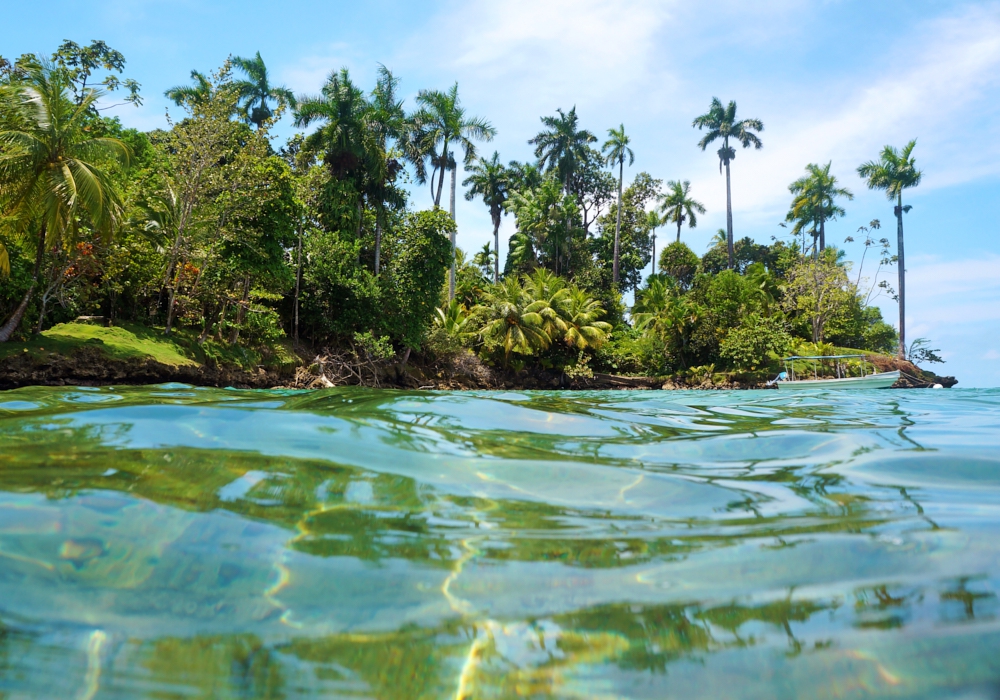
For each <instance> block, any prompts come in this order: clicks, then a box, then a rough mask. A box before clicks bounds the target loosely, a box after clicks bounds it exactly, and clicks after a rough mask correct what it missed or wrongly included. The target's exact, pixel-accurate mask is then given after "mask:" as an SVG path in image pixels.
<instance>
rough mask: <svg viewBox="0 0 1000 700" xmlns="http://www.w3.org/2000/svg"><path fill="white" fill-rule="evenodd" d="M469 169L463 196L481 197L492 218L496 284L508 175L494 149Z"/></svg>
mask: <svg viewBox="0 0 1000 700" xmlns="http://www.w3.org/2000/svg"><path fill="white" fill-rule="evenodd" d="M469 170H470V172H471V173H472V174H471V175H469V177H467V178H465V180H463V181H462V185H463V186H464V187H468V188H469V189H468V190H466V192H465V198H466V199H467V200H469V201H470V202H471V201H472V199H473V197H482V198H483V203H484V204H485V205H486V206H487V207H489V209H490V217H491V218H492V219H493V246H494V248H493V283H494V284H496V283H498V282H499V281H500V217H501V215H503V214H505V213H506V210H505V209H504V206H503V205H504V202H506V201H507V196H508V193H509V188H510V177H509V175H508V173H507V168H506V167H504V165H503V163H501V162H500V154H499V153H497V152H496V151H494V152H493V157H492V158H491V159H490V160H486V159H485V158H479V159H478V160H477V161H476V162H475V163H474V164H473V165H472V167H471V168H470V169H469Z"/></svg>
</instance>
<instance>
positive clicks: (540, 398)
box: [0, 385, 1000, 700]
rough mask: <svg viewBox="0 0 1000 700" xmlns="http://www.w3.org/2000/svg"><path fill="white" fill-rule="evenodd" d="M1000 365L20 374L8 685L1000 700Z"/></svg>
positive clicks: (1, 673) (9, 453)
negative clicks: (629, 371)
mask: <svg viewBox="0 0 1000 700" xmlns="http://www.w3.org/2000/svg"><path fill="white" fill-rule="evenodd" d="M998 593H1000V391H997V390H949V391H930V390H925V391H895V390H883V391H859V392H831V393H824V392H822V391H817V392H815V393H810V392H801V393H798V392H797V393H795V394H793V395H788V394H786V393H779V392H774V391H760V392H679V391H678V392H666V391H665V392H660V391H655V392H603V393H602V392H593V393H554V392H553V393H549V392H539V393H534V392H505V393H488V392H478V393H477V392H470V393H436V392H419V393H418V392H412V393H407V392H399V391H376V390H366V389H334V390H325V391H319V392H280V391H271V392H267V391H237V390H216V389H198V388H193V387H188V386H182V385H166V386H158V387H121V388H102V389H88V388H29V389H20V390H16V391H10V392H6V393H0V698H10V699H14V698H61V699H62V698H65V699H70V698H79V699H83V700H93V699H95V698H100V699H103V698H157V699H162V698H313V697H316V698H319V697H322V698H339V697H344V698H355V697H356V698H407V699H410V698H466V699H470V700H471V699H473V698H513V697H526V698H550V697H551V698H667V697H677V698H723V697H725V698H804V697H809V698H869V697H905V698H941V697H961V698H997V697H1000V600H998V597H997V595H998Z"/></svg>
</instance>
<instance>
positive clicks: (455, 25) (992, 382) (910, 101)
mask: <svg viewBox="0 0 1000 700" xmlns="http://www.w3.org/2000/svg"><path fill="white" fill-rule="evenodd" d="M36 7H38V6H34V5H33V4H31V3H17V4H16V5H14V6H13V7H8V8H7V9H6V10H5V11H4V13H5V15H6V19H7V22H6V26H7V27H8V28H11V27H16V28H17V31H16V32H15V31H8V32H5V34H6V36H5V38H4V40H3V44H2V45H0V54H3V55H4V56H7V57H15V56H17V55H20V54H21V53H22V52H26V51H35V52H44V53H50V52H51V51H52V50H54V48H55V47H56V45H57V44H58V43H59V42H60V41H61V40H63V39H73V40H75V41H77V42H79V43H84V42H89V41H90V40H92V39H98V38H99V39H104V40H105V41H107V42H108V43H109V44H110V45H111V46H113V47H114V48H117V49H118V50H120V51H122V52H123V53H124V54H125V56H126V58H127V60H128V66H127V71H126V75H128V76H129V77H133V78H135V79H137V80H138V81H139V82H141V83H142V85H143V94H144V96H145V98H146V102H145V105H144V106H143V107H141V108H139V109H135V108H131V107H126V108H120V109H118V110H116V113H117V114H119V116H120V117H121V119H122V121H123V122H124V123H125V124H127V125H130V126H135V127H138V128H143V129H149V128H154V127H158V126H163V125H164V124H165V119H164V111H165V109H166V108H167V107H168V103H167V102H166V100H165V99H163V97H162V93H163V91H164V90H165V89H166V88H168V87H170V86H172V85H176V84H178V83H186V82H188V74H189V72H190V70H191V69H192V68H197V69H199V70H203V71H207V70H210V69H212V68H214V67H217V66H218V65H219V64H221V63H222V61H223V60H225V58H226V56H227V55H229V54H235V55H252V54H253V52H255V51H258V50H259V51H260V52H261V54H262V55H263V57H264V59H265V61H266V62H267V64H268V66H269V67H270V69H271V71H272V73H273V76H274V79H275V80H276V81H277V82H281V83H284V84H285V85H287V86H288V87H290V88H292V89H293V90H295V91H296V92H315V91H316V90H317V89H318V88H319V86H320V85H321V83H322V81H323V79H324V78H325V76H326V75H327V74H328V73H329V72H330V71H331V70H334V69H337V68H340V67H341V66H347V67H348V68H350V70H351V72H352V74H353V75H354V76H355V79H356V80H357V81H358V82H359V83H360V84H362V85H364V86H366V87H370V86H371V84H372V83H373V81H374V76H375V69H376V64H377V63H378V62H382V63H384V64H385V65H387V66H388V67H389V68H391V69H392V70H393V72H395V73H396V74H398V75H399V76H400V77H401V78H402V79H403V83H402V89H403V91H404V93H406V94H407V95H409V96H411V99H410V100H409V104H411V105H412V95H413V94H415V93H416V91H417V90H418V89H420V88H445V87H448V86H449V85H450V84H451V83H453V82H455V81H456V80H457V81H458V83H459V89H460V94H461V96H462V99H463V102H464V104H465V105H466V107H467V108H468V110H469V111H470V112H471V113H473V114H477V115H482V116H484V117H486V118H488V119H489V120H490V121H491V122H492V123H493V124H494V126H496V127H497V129H498V132H499V133H498V136H497V138H496V139H495V141H494V143H492V144H488V145H484V146H483V150H484V151H489V152H492V150H493V149H494V148H495V149H497V150H498V151H499V152H500V155H501V157H502V158H503V160H505V161H506V160H510V159H515V158H516V159H519V160H525V159H527V158H529V157H530V155H531V151H530V147H529V146H528V144H527V143H526V141H527V139H528V138H530V137H531V136H532V135H533V134H534V133H536V131H537V130H538V126H539V122H538V118H539V116H541V115H543V114H552V113H553V112H554V111H555V109H556V108H557V107H562V108H564V109H568V108H569V107H572V106H573V105H576V106H577V109H578V112H579V114H580V116H581V119H582V122H583V125H584V126H585V127H586V128H589V129H591V130H592V131H594V132H595V133H597V134H598V135H599V136H602V137H603V136H604V135H605V134H606V131H607V129H608V128H609V127H611V126H617V125H618V124H619V123H624V124H625V128H626V131H627V132H628V133H629V134H630V135H631V137H632V139H633V144H634V148H635V152H636V163H635V166H634V168H632V169H631V170H630V171H627V172H626V176H628V175H629V173H635V172H638V171H639V170H646V171H648V172H649V173H651V174H652V175H653V176H654V177H659V178H662V179H664V180H668V179H689V180H691V182H692V188H693V191H694V194H695V195H696V197H697V198H698V199H700V200H701V201H702V202H704V204H705V205H706V207H707V208H708V212H707V214H706V215H705V216H704V217H702V218H701V219H700V220H699V226H698V228H697V229H694V230H693V231H687V230H685V232H684V234H683V237H684V240H686V241H687V242H688V243H689V245H691V246H692V248H694V249H695V251H697V252H699V253H700V252H702V251H703V250H705V248H706V246H707V243H708V239H709V238H710V237H711V235H712V232H713V231H715V230H716V229H718V228H719V227H721V226H724V224H725V181H724V179H723V178H721V177H720V175H719V171H718V161H717V159H716V157H715V155H714V154H713V153H711V152H709V153H702V152H701V151H700V150H699V149H697V148H696V146H695V143H696V142H697V140H698V134H697V132H696V131H695V130H693V129H692V128H691V119H692V118H693V117H695V116H696V115H698V114H701V113H702V112H704V111H705V109H706V108H707V106H708V103H709V101H710V100H711V98H712V97H713V96H716V95H717V96H718V97H720V98H721V99H723V100H731V99H733V100H736V101H737V103H738V105H739V113H740V115H742V116H753V117H757V118H760V119H761V120H763V122H764V125H765V131H764V133H763V134H762V138H763V140H764V148H763V150H761V151H741V152H740V153H739V154H738V155H737V158H736V160H735V162H734V164H733V206H734V219H735V226H734V227H735V232H736V234H737V236H744V235H749V236H752V237H754V238H755V239H757V240H758V241H761V242H767V241H769V240H770V237H771V236H772V235H780V234H782V233H783V230H782V229H780V228H778V226H777V223H778V222H779V221H781V220H782V219H783V217H784V214H785V212H786V211H787V208H788V202H789V194H788V190H787V186H788V183H790V182H791V181H793V180H794V179H796V178H797V177H799V176H800V174H801V173H802V171H803V168H804V167H805V165H806V164H807V163H810V162H818V163H825V162H826V161H828V160H832V161H833V172H834V173H835V174H836V175H837V176H838V178H839V179H840V181H841V183H842V184H843V185H845V186H847V187H849V188H850V189H852V190H853V191H854V193H855V195H856V196H855V199H854V201H853V202H847V203H846V204H845V208H846V209H847V216H846V217H845V218H844V219H843V220H841V221H839V222H835V223H833V224H831V225H830V226H829V229H828V234H827V235H828V241H831V242H834V243H839V242H841V241H843V239H844V237H846V236H847V235H852V234H854V233H855V232H856V230H857V228H858V226H860V225H862V224H865V223H867V222H868V221H870V220H871V219H873V218H878V219H880V220H881V221H882V223H883V229H882V234H885V235H889V236H890V237H892V236H893V235H894V233H895V226H894V221H893V216H892V207H891V205H890V204H889V203H888V202H886V201H885V199H884V197H883V196H882V195H881V194H879V193H875V192H869V191H867V190H865V189H864V184H863V183H862V181H861V180H860V179H859V178H858V177H857V175H856V174H855V168H856V167H857V165H858V164H859V163H861V162H862V161H865V160H869V159H871V158H874V157H876V155H877V153H878V151H879V149H880V148H881V147H882V146H883V145H885V144H893V145H897V146H901V145H903V144H904V143H905V142H906V141H908V140H909V139H911V138H917V139H918V145H917V149H916V157H917V163H918V165H919V166H920V167H921V168H922V169H923V170H924V173H925V175H924V180H923V183H922V184H921V186H920V187H919V188H917V189H916V190H913V191H912V192H911V193H908V197H907V201H908V202H909V203H910V204H912V205H913V207H914V208H913V211H912V212H911V213H910V214H908V215H907V219H906V222H905V225H906V240H907V248H906V251H907V260H908V264H907V287H908V304H907V326H908V335H909V337H910V338H915V337H918V336H926V337H928V338H930V339H931V340H932V341H933V343H934V347H940V348H941V350H942V355H943V356H944V357H945V358H946V359H947V360H948V362H947V364H945V365H943V366H938V367H940V368H942V369H941V370H940V371H942V372H943V373H946V374H954V375H956V376H957V377H958V378H959V379H960V380H961V385H960V386H1000V243H998V236H997V234H998V233H1000V232H998V230H997V223H996V215H995V214H994V215H993V216H992V217H991V216H990V213H992V212H991V209H994V207H995V203H997V202H1000V91H998V87H1000V3H996V2H969V3H962V2H948V3H942V2H929V1H925V0H904V1H888V0H880V1H878V2H871V1H870V0H865V1H854V0H825V1H816V2H810V3H803V2H800V1H792V0H761V1H760V2H757V3H752V4H751V3H745V2H741V1H740V0H718V1H717V2H714V3H712V4H711V5H710V6H707V5H706V4H705V3H691V2H680V1H676V2H674V1H663V2H642V1H638V0H617V1H616V2H607V1H605V2H598V1H595V0H510V1H508V2H495V3H485V2H433V1H431V2H425V3H402V2H388V1H385V0H376V1H374V2H371V1H370V2H365V3H358V2H350V3H348V2H323V3H319V2H299V3H294V4H285V5H282V4H278V3H261V2H256V1H254V0H243V1H242V2H218V1H217V2H212V3H207V2H200V1H199V2H195V1H193V0H170V1H169V2H166V1H161V0H128V1H124V0H112V1H104V2H101V1H100V0H95V2H91V3H87V4H86V5H81V4H80V3H76V2H66V1H59V0H56V1H53V2H49V3H46V4H45V5H44V7H45V10H44V15H43V14H41V13H38V12H36V11H35V8H36ZM291 132H292V129H291V126H290V125H289V124H285V125H283V127H282V134H283V135H287V134H290V133H291ZM413 202H414V205H415V206H418V207H422V206H426V205H428V204H429V202H430V193H429V191H428V190H424V189H420V190H417V191H415V192H414V197H413ZM457 219H458V225H459V245H461V246H462V247H464V248H466V249H467V250H468V249H475V248H478V247H480V246H481V245H482V244H483V243H485V242H487V241H488V240H490V239H491V237H492V236H491V225H490V221H489V216H488V213H487V211H486V210H485V208H484V207H482V205H481V204H479V203H477V202H471V203H470V202H465V201H464V200H462V199H461V198H460V202H459V206H458V212H457ZM511 231H512V225H511V222H509V221H505V223H504V226H503V228H502V229H501V238H502V241H501V244H503V239H505V238H506V236H508V235H510V233H511ZM845 247H846V249H847V251H848V257H849V258H851V259H856V258H857V257H858V256H859V255H860V246H859V245H857V244H854V245H853V246H852V245H847V246H845ZM501 252H503V251H501ZM864 274H866V275H867V274H869V271H868V270H866V271H865V273H864ZM880 303H881V305H882V307H883V310H884V313H885V315H886V317H887V319H890V320H892V319H894V318H895V317H896V314H897V310H896V307H895V304H894V303H893V302H892V301H891V300H881V302H880Z"/></svg>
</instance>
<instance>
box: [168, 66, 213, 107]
mask: <svg viewBox="0 0 1000 700" xmlns="http://www.w3.org/2000/svg"><path fill="white" fill-rule="evenodd" d="M191 79H192V80H193V81H194V85H175V86H174V87H172V88H170V89H169V90H166V91H165V92H164V93H163V95H164V96H165V97H167V98H168V99H171V100H173V102H174V104H175V105H177V106H178V107H180V106H182V105H184V104H204V103H206V102H208V101H209V100H210V99H211V97H212V84H211V83H210V82H209V80H208V77H207V76H206V75H205V74H204V73H199V72H198V71H196V70H193V71H191Z"/></svg>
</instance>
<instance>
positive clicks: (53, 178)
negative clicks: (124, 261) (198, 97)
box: [0, 64, 131, 342]
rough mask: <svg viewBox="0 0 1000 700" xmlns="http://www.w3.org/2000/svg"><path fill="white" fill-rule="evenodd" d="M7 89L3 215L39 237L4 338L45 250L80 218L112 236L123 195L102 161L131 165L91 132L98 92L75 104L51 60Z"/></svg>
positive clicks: (114, 145)
mask: <svg viewBox="0 0 1000 700" xmlns="http://www.w3.org/2000/svg"><path fill="white" fill-rule="evenodd" d="M4 92H5V94H4V95H3V96H2V97H3V99H4V101H5V102H6V103H7V106H8V108H9V109H10V110H11V112H12V113H14V114H15V116H16V121H14V123H16V124H17V125H18V128H16V129H10V130H7V131H2V132H0V216H2V218H3V222H4V225H5V226H6V227H7V228H8V229H9V230H10V231H11V232H12V233H13V234H14V235H15V236H17V237H22V238H23V237H27V236H29V235H30V236H31V237H33V238H34V239H35V268H34V281H33V282H32V284H31V286H30V287H29V288H28V291H27V292H26V293H25V295H24V298H23V299H22V300H21V303H20V304H19V305H18V307H17V309H15V311H14V313H13V315H11V317H10V318H9V319H8V320H7V323H5V324H4V325H3V327H0V342H6V341H8V340H10V338H11V336H12V335H13V333H14V331H15V330H17V327H18V326H19V325H20V323H21V319H22V318H23V317H24V313H25V311H26V310H27V308H28V304H29V302H30V301H31V298H32V295H33V294H34V291H35V288H36V286H37V285H38V282H39V280H40V278H41V270H42V261H43V258H44V255H45V251H46V250H47V249H52V248H55V247H62V246H64V245H67V244H69V243H71V242H72V240H73V237H74V236H75V234H76V233H77V232H78V225H79V219H80V218H81V217H83V218H85V219H86V220H87V221H88V223H89V224H90V226H91V227H92V228H93V229H94V230H95V231H98V232H100V233H101V234H103V235H105V236H110V234H111V231H112V228H113V227H114V225H115V224H116V223H117V221H118V220H119V218H120V213H121V201H120V199H119V196H118V193H117V192H116V191H115V189H114V186H113V183H112V181H111V177H110V175H109V173H108V172H107V170H105V168H104V166H105V165H108V164H111V163H118V164H120V165H122V166H127V165H128V163H129V160H130V158H131V153H130V151H129V148H128V146H126V145H125V144H124V143H122V142H121V141H119V140H118V139H114V138H107V137H94V136H92V135H91V133H90V118H89V117H90V113H91V110H93V109H96V104H97V101H98V99H99V98H100V97H101V93H99V92H98V91H96V90H93V89H89V88H88V89H87V90H85V91H84V94H83V95H82V96H81V99H80V100H79V101H78V102H74V101H73V100H72V99H70V96H69V85H68V81H67V80H66V78H65V76H64V74H63V73H62V72H61V71H59V70H55V69H53V68H52V67H51V66H50V65H47V64H42V65H38V66H35V67H33V68H31V69H30V70H29V71H28V75H27V77H26V79H25V81H24V82H22V83H19V84H18V85H15V86H9V87H7V88H5V90H4Z"/></svg>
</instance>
